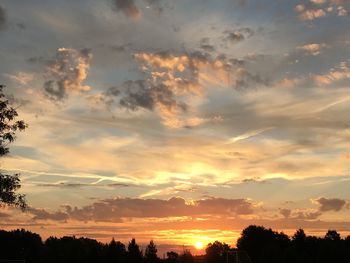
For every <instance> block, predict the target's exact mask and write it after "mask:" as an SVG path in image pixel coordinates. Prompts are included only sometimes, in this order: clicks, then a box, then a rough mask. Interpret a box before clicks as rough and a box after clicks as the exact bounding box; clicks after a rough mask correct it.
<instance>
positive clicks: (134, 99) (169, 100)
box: [106, 80, 187, 112]
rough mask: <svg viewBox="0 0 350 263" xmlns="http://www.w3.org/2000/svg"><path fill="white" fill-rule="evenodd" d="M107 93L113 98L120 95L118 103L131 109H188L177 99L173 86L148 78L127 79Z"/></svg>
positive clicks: (172, 110) (171, 110)
mask: <svg viewBox="0 0 350 263" xmlns="http://www.w3.org/2000/svg"><path fill="white" fill-rule="evenodd" d="M106 95H107V97H108V98H110V99H111V100H115V99H116V98H115V97H116V96H117V97H119V99H117V101H118V104H119V105H120V106H121V107H123V108H127V109H130V110H138V109H139V108H143V109H147V110H154V108H155V107H156V106H161V107H165V108H166V109H167V110H168V111H169V112H174V111H176V110H180V111H186V109H187V105H186V104H185V103H184V102H180V101H177V98H176V96H175V94H174V92H173V91H172V90H171V87H169V86H166V85H163V84H154V83H152V82H150V81H147V80H135V81H132V80H129V81H125V82H124V83H123V84H122V85H121V86H119V87H112V88H110V89H108V90H107V92H106Z"/></svg>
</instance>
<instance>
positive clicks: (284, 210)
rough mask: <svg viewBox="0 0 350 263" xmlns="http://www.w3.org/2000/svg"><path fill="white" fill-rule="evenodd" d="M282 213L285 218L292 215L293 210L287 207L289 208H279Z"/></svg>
mask: <svg viewBox="0 0 350 263" xmlns="http://www.w3.org/2000/svg"><path fill="white" fill-rule="evenodd" d="M279 212H280V214H281V215H283V216H284V217H285V218H288V217H290V215H291V214H292V210H290V209H287V208H282V209H280V210H279Z"/></svg>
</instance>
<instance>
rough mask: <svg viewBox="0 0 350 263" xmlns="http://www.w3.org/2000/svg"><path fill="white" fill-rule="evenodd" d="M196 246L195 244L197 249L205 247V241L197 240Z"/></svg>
mask: <svg viewBox="0 0 350 263" xmlns="http://www.w3.org/2000/svg"><path fill="white" fill-rule="evenodd" d="M194 246H195V248H196V249H202V248H203V242H201V241H197V242H196V243H195V244H194Z"/></svg>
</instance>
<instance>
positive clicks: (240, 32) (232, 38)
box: [224, 27, 254, 43]
mask: <svg viewBox="0 0 350 263" xmlns="http://www.w3.org/2000/svg"><path fill="white" fill-rule="evenodd" d="M224 35H225V37H224V40H225V41H227V42H231V43H237V42H241V41H243V40H245V39H247V38H249V37H252V36H253V35H254V31H253V30H252V29H251V28H249V27H242V28H238V29H235V30H225V31H224Z"/></svg>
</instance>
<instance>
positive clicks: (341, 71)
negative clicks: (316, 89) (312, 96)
mask: <svg viewBox="0 0 350 263" xmlns="http://www.w3.org/2000/svg"><path fill="white" fill-rule="evenodd" d="M311 78H312V80H313V81H314V82H315V84H316V85H318V86H324V85H330V84H333V83H335V82H338V81H341V80H347V79H350V68H349V66H348V63H346V62H341V63H340V64H339V65H338V66H337V67H335V68H332V69H331V70H330V71H329V72H327V73H325V74H318V75H313V76H311Z"/></svg>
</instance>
